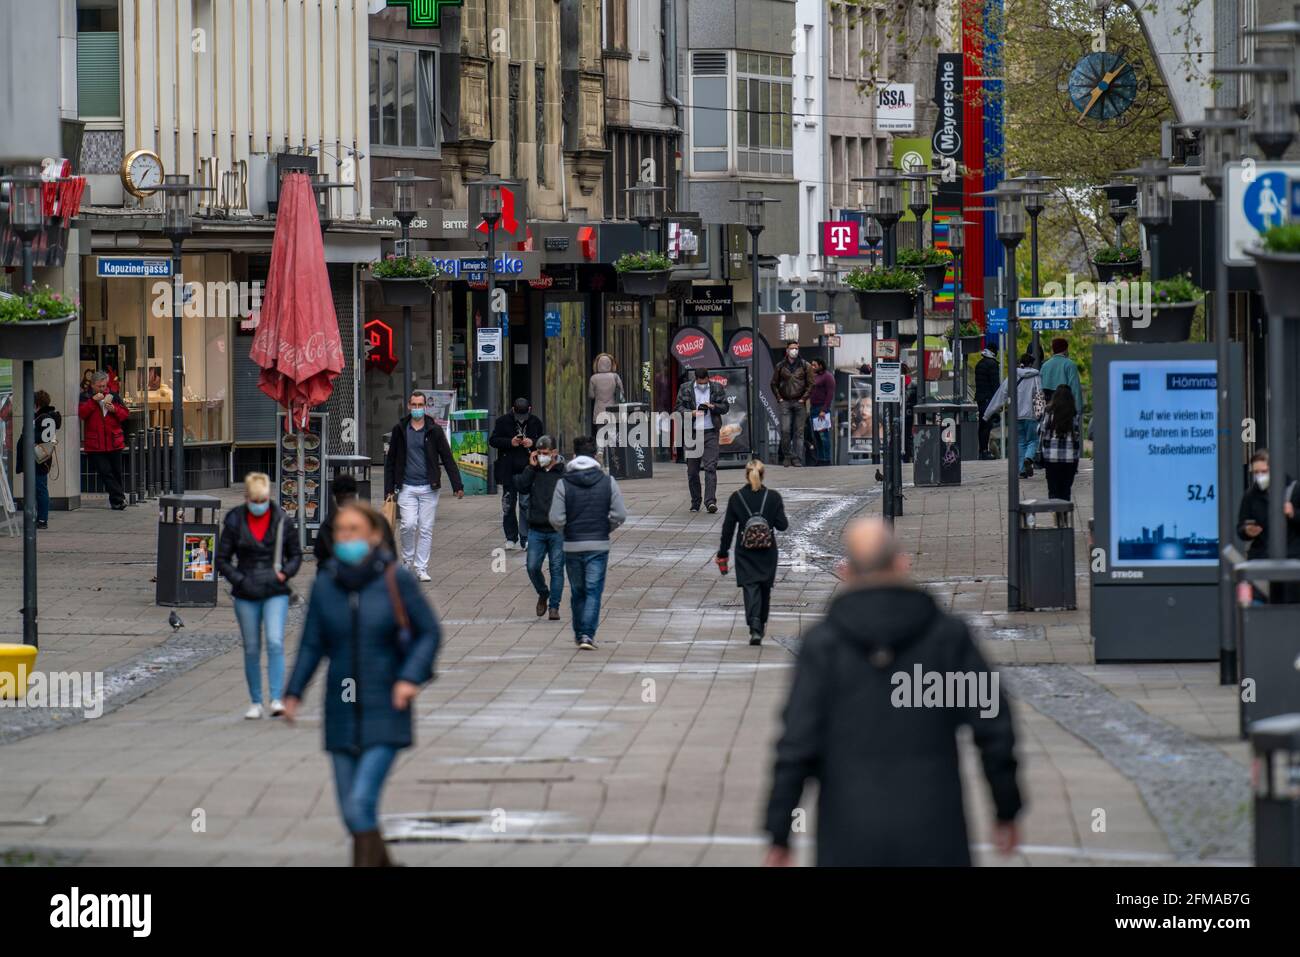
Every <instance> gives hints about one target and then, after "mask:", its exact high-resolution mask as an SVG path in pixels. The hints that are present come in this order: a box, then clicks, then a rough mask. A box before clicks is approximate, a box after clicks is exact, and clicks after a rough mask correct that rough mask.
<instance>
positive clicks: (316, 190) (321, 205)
mask: <svg viewBox="0 0 1300 957" xmlns="http://www.w3.org/2000/svg"><path fill="white" fill-rule="evenodd" d="M355 188H356V187H355V186H353V185H352V184H351V183H334V182H331V181H330V178H329V174H328V173H312V174H311V191H312V193H313V194H314V195H315V197H316V218H317V219H319V220H320V231H321V235H322V236H323V235H324V234H325V233H326V232H328V231H329V228H330V227H331V226H333V225H334V204H333V201H332V200H331V199H330V190H332V189H355Z"/></svg>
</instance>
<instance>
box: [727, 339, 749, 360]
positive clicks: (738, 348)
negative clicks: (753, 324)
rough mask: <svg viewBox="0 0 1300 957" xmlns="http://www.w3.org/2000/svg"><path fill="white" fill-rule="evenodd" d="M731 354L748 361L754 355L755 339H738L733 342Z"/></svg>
mask: <svg viewBox="0 0 1300 957" xmlns="http://www.w3.org/2000/svg"><path fill="white" fill-rule="evenodd" d="M731 354H732V355H733V356H735V357H736V358H737V359H748V358H749V357H750V356H751V355H753V354H754V339H753V337H752V336H745V337H744V338H743V339H740V338H737V339H733V340H731Z"/></svg>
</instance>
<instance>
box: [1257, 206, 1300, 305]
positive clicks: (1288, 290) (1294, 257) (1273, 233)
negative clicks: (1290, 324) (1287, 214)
mask: <svg viewBox="0 0 1300 957" xmlns="http://www.w3.org/2000/svg"><path fill="white" fill-rule="evenodd" d="M1248 252H1249V253H1250V256H1251V258H1253V259H1254V260H1255V273H1256V274H1257V275H1258V276H1259V288H1260V291H1261V292H1262V293H1263V294H1264V308H1265V309H1266V310H1267V311H1268V313H1269V315H1274V316H1281V317H1282V318H1284V319H1300V223H1288V224H1286V225H1284V226H1274V227H1273V228H1272V229H1270V230H1268V232H1266V233H1264V235H1263V237H1262V238H1261V241H1260V244H1259V245H1258V246H1256V247H1254V248H1253V249H1250V250H1248Z"/></svg>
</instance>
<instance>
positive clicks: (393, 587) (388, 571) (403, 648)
mask: <svg viewBox="0 0 1300 957" xmlns="http://www.w3.org/2000/svg"><path fill="white" fill-rule="evenodd" d="M384 584H385V585H387V586H388V600H389V601H390V602H392V604H393V614H394V615H396V616H397V650H398V651H400V652H401V653H402V654H403V655H405V654H406V653H407V652H408V651H410V650H411V619H410V616H409V615H407V614H406V605H405V604H403V603H402V590H401V589H400V588H398V586H397V564H396V563H393V564H390V565H389V566H388V567H387V568H385V569H384Z"/></svg>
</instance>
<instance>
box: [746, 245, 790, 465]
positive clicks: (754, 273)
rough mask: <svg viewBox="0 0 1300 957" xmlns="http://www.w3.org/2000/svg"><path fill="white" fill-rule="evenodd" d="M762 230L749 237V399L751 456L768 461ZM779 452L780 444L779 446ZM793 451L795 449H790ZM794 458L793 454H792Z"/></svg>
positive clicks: (778, 449)
mask: <svg viewBox="0 0 1300 957" xmlns="http://www.w3.org/2000/svg"><path fill="white" fill-rule="evenodd" d="M761 232H762V231H761V230H759V229H754V228H752V227H751V228H750V230H749V237H750V244H749V275H750V283H751V286H752V291H753V300H754V301H753V311H754V323H753V325H754V330H753V335H752V336H751V341H752V345H751V346H750V350H749V400H750V421H752V422H753V424H754V427H753V428H752V429H750V434H751V436H752V441H751V442H750V452H749V457H750V458H752V459H760V460H762V461H767V415H766V413H765V412H764V411H763V408H762V406H760V405H759V388H758V350H759V348H760V347H759V338H758V337H759V332H758V307H759V302H758V237H759V234H760V233H761ZM777 451H778V453H779V452H780V446H778V447H777ZM790 451H791V453H793V452H794V449H791V450H790ZM791 457H792V458H793V454H792V455H791Z"/></svg>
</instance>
